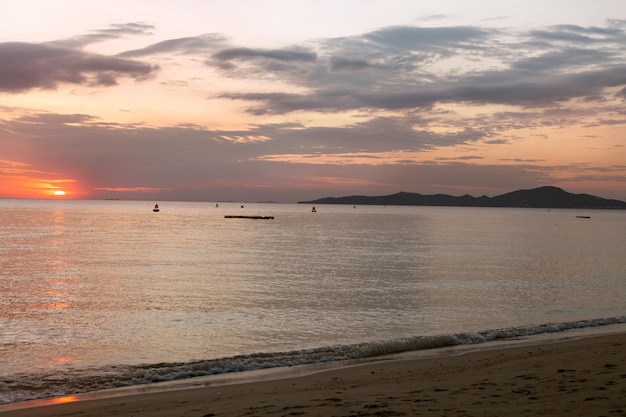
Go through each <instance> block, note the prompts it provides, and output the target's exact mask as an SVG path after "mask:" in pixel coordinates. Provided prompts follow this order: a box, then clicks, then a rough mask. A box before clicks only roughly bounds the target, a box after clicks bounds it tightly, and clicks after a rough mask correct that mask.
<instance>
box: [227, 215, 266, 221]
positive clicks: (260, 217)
mask: <svg viewBox="0 0 626 417" xmlns="http://www.w3.org/2000/svg"><path fill="white" fill-rule="evenodd" d="M224 218H225V219H256V220H273V219H274V216H239V215H226V216H224Z"/></svg>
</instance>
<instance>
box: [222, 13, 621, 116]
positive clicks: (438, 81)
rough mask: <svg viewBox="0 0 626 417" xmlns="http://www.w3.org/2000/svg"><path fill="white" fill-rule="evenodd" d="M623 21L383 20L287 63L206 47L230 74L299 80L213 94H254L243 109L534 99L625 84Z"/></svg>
mask: <svg viewBox="0 0 626 417" xmlns="http://www.w3.org/2000/svg"><path fill="white" fill-rule="evenodd" d="M625 28H626V25H625V24H624V23H623V22H621V21H616V22H612V23H611V24H610V25H609V27H607V28H596V27H589V28H586V27H580V26H573V25H569V26H563V25H562V26H554V27H550V28H547V29H545V30H540V31H539V30H533V31H528V32H519V33H507V34H504V33H503V32H502V31H499V30H487V29H481V28H475V27H440V28H419V27H390V28H383V29H380V30H376V31H373V32H369V33H365V34H363V35H358V36H352V37H343V38H334V39H326V40H322V41H319V42H318V43H317V44H316V46H312V47H310V49H309V50H310V52H307V54H305V55H303V56H298V57H299V58H302V59H295V57H296V55H293V56H290V57H291V58H292V59H290V60H289V63H290V65H283V66H274V67H272V66H271V65H270V64H269V63H270V62H272V61H276V60H279V57H278V54H277V52H275V51H271V52H270V51H259V50H253V49H247V48H234V49H232V48H231V49H227V50H223V51H220V52H217V53H215V54H214V55H213V57H214V58H217V61H218V64H215V65H220V66H221V68H222V69H223V70H224V71H225V72H226V75H228V76H230V77H241V78H245V77H253V76H254V77H257V76H259V74H263V75H268V74H274V75H276V76H278V75H279V74H278V72H279V71H280V73H281V74H280V76H281V80H283V81H289V82H292V83H293V84H295V85H296V86H298V87H304V88H306V89H307V90H308V91H306V92H304V93H300V94H293V93H284V92H271V91H267V88H266V89H265V91H264V92H263V93H256V92H252V91H250V92H244V93H242V92H237V93H233V92H224V93H223V94H221V95H220V97H222V98H228V99H232V100H241V101H250V102H254V103H255V104H254V105H252V106H250V107H249V108H248V111H249V112H250V113H252V114H255V115H263V114H288V113H291V112H299V111H315V112H322V113H324V112H337V111H354V110H357V111H361V110H370V111H387V110H389V111H412V110H415V109H427V108H430V107H432V106H434V105H436V104H439V103H473V104H477V105H489V104H505V105H512V106H524V107H535V106H546V105H557V104H558V103H562V102H565V101H568V100H572V99H577V98H585V99H591V100H593V99H595V98H597V97H598V96H599V94H601V93H603V91H604V89H606V88H614V87H623V86H626V75H625V74H626V62H625V59H624V56H625V54H626V47H625V46H624V45H626V32H625V30H624V29H625ZM505 35H506V36H505ZM296 47H297V46H293V47H292V48H296ZM314 50H315V51H316V52H315V54H314V53H313V51H314ZM273 54H275V55H273ZM314 57H315V58H314ZM304 58H310V59H304ZM283 59H284V58H283ZM284 60H286V59H284ZM236 61H239V62H236ZM241 62H245V65H242V64H241ZM483 62H484V63H488V64H489V65H484V64H483ZM442 65H443V67H442ZM445 67H448V68H449V69H448V70H443V69H442V68H445Z"/></svg>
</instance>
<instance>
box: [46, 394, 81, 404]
mask: <svg viewBox="0 0 626 417" xmlns="http://www.w3.org/2000/svg"><path fill="white" fill-rule="evenodd" d="M75 401H78V397H77V396H75V395H65V396H63V397H57V398H53V399H52V403H54V404H64V403H73V402H75Z"/></svg>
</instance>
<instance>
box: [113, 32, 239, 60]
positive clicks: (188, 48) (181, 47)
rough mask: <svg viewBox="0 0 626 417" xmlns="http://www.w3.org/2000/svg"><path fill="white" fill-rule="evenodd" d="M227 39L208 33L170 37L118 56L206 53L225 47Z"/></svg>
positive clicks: (220, 35) (217, 34)
mask: <svg viewBox="0 0 626 417" xmlns="http://www.w3.org/2000/svg"><path fill="white" fill-rule="evenodd" d="M227 40H228V38H227V37H226V36H224V35H222V34H219V33H207V34H204V35H199V36H190V37H184V38H177V39H168V40H165V41H162V42H157V43H155V44H152V45H149V46H147V47H145V48H141V49H133V50H131V51H125V52H122V53H120V54H118V56H120V57H130V58H135V57H140V56H148V55H155V54H165V53H180V54H204V53H210V52H211V51H215V50H216V49H217V48H220V47H222V48H223V46H224V44H225V43H226V42H227Z"/></svg>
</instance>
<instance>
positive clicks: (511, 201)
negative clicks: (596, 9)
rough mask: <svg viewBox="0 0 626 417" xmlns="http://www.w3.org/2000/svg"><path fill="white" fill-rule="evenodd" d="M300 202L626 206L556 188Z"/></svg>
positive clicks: (616, 207) (561, 206) (605, 207)
mask: <svg viewBox="0 0 626 417" xmlns="http://www.w3.org/2000/svg"><path fill="white" fill-rule="evenodd" d="M299 203H301V204H360V205H389V206H393V205H398V206H456V207H529V208H580V209H582V208H584V209H626V202H624V201H620V200H608V199H605V198H601V197H596V196H593V195H589V194H572V193H568V192H567V191H565V190H563V189H561V188H558V187H550V186H547V187H539V188H534V189H532V190H518V191H513V192H510V193H506V194H502V195H499V196H495V197H487V196H485V195H484V196H481V197H472V196H471V195H468V194H465V195H463V196H460V197H455V196H451V195H447V194H434V195H423V194H418V193H406V192H400V193H396V194H391V195H386V196H377V197H367V196H360V195H354V196H348V197H326V198H320V199H318V200H313V201H300V202H299Z"/></svg>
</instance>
